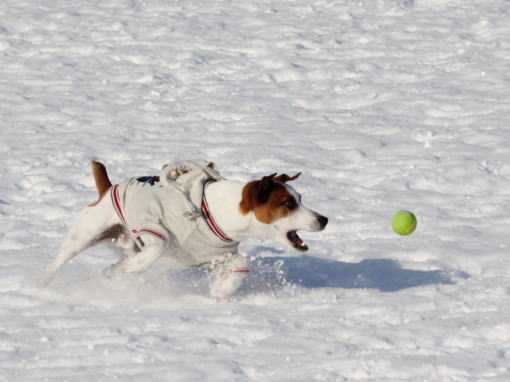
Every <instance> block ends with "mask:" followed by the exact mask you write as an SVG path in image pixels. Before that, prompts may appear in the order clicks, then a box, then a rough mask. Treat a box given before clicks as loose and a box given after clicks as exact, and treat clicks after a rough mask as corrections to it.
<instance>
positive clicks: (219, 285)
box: [209, 253, 249, 299]
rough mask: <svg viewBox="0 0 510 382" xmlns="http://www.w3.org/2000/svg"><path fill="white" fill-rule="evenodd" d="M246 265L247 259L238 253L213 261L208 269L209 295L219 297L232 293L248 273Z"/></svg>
mask: <svg viewBox="0 0 510 382" xmlns="http://www.w3.org/2000/svg"><path fill="white" fill-rule="evenodd" d="M248 266H249V262H248V260H247V259H246V258H245V257H243V256H241V255H240V254H238V253H235V254H231V255H228V256H226V257H225V258H224V259H221V260H219V261H217V262H216V263H214V264H213V266H212V268H211V269H210V271H209V294H210V296H211V297H213V298H218V299H221V298H225V297H228V296H230V295H232V294H233V293H234V292H235V291H236V290H237V289H239V287H240V286H241V283H242V281H243V279H244V278H245V277H246V275H247V274H248V272H249V270H248Z"/></svg>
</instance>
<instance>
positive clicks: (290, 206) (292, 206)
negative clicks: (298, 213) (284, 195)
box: [282, 198, 298, 210]
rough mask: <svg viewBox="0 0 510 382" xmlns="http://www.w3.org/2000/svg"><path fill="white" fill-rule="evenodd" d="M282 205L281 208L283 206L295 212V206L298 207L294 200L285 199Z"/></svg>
mask: <svg viewBox="0 0 510 382" xmlns="http://www.w3.org/2000/svg"><path fill="white" fill-rule="evenodd" d="M282 204H283V206H285V207H286V208H288V209H289V210H295V209H296V208H297V206H298V205H297V202H296V200H295V199H294V198H290V199H287V200H286V201H284V202H283V203H282Z"/></svg>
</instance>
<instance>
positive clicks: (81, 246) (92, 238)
mask: <svg viewBox="0 0 510 382" xmlns="http://www.w3.org/2000/svg"><path fill="white" fill-rule="evenodd" d="M119 224H120V221H119V218H118V217H117V214H116V213H115V210H114V208H113V205H112V202H111V200H110V199H109V198H103V199H101V200H100V201H99V203H97V204H96V205H94V206H92V207H85V209H84V210H83V211H82V212H81V213H80V214H79V215H78V217H77V218H76V220H75V221H74V223H73V225H72V227H71V229H70V231H69V233H68V234H67V236H66V238H65V240H64V243H63V244H62V247H61V248H60V250H59V252H58V255H57V257H56V258H55V260H54V261H53V262H52V263H51V264H50V265H49V266H48V267H47V268H46V271H45V272H44V274H43V276H42V278H41V284H42V285H47V284H48V283H49V282H50V281H51V280H52V279H53V277H54V276H55V274H56V273H57V271H58V270H59V269H60V268H61V267H62V266H64V265H65V264H66V263H67V262H68V261H69V260H71V259H72V258H73V257H75V256H76V255H78V254H79V253H80V252H82V251H84V250H85V249H87V248H89V247H91V246H93V245H95V244H97V243H99V242H101V241H103V240H105V239H107V238H109V237H111V235H110V234H109V232H110V231H111V230H112V228H113V227H115V226H117V225H119Z"/></svg>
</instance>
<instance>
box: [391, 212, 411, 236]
mask: <svg viewBox="0 0 510 382" xmlns="http://www.w3.org/2000/svg"><path fill="white" fill-rule="evenodd" d="M391 228H393V231H395V232H396V233H398V234H399V235H403V236H405V235H410V234H412V233H413V232H414V230H415V229H416V216H414V214H413V213H412V212H410V211H398V212H397V213H396V214H395V215H393V219H392V220H391Z"/></svg>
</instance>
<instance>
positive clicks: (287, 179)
mask: <svg viewBox="0 0 510 382" xmlns="http://www.w3.org/2000/svg"><path fill="white" fill-rule="evenodd" d="M299 175H301V173H300V172H298V173H297V174H296V175H294V176H288V175H287V174H281V175H278V176H277V177H276V178H274V181H275V182H280V183H287V182H290V181H291V180H296V179H297V178H299Z"/></svg>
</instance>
